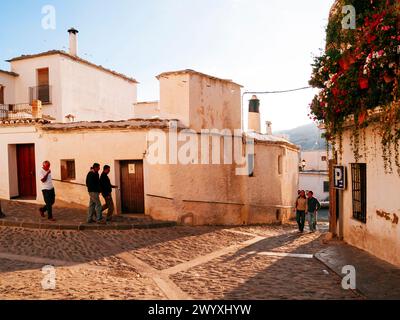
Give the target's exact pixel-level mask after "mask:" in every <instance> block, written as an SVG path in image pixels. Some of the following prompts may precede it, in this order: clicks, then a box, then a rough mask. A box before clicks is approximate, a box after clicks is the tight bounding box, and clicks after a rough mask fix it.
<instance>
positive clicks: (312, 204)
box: [307, 191, 321, 232]
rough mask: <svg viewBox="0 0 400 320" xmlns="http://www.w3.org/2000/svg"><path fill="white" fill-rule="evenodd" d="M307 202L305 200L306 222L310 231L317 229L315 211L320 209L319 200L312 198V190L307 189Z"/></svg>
mask: <svg viewBox="0 0 400 320" xmlns="http://www.w3.org/2000/svg"><path fill="white" fill-rule="evenodd" d="M307 196H308V202H307V215H308V224H309V226H310V231H311V232H315V231H317V213H318V210H319V209H321V204H320V203H319V201H318V200H317V199H316V198H314V192H312V191H309V192H308V194H307Z"/></svg>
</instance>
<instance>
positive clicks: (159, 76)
mask: <svg viewBox="0 0 400 320" xmlns="http://www.w3.org/2000/svg"><path fill="white" fill-rule="evenodd" d="M180 74H193V75H198V76H201V77H206V78H209V79H212V80H216V81H222V82H229V83H232V84H235V85H238V86H239V87H241V88H243V86H242V85H240V84H238V83H235V82H233V81H232V80H231V79H221V78H217V77H214V76H211V75H208V74H205V73H201V72H198V71H195V70H192V69H185V70H177V71H168V72H163V73H161V74H159V75H158V76H157V77H156V78H157V79H158V80H160V78H162V77H168V76H171V75H180Z"/></svg>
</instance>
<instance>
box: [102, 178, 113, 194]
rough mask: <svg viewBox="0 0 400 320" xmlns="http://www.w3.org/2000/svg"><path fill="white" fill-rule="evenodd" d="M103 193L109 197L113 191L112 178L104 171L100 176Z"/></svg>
mask: <svg viewBox="0 0 400 320" xmlns="http://www.w3.org/2000/svg"><path fill="white" fill-rule="evenodd" d="M100 187H101V194H102V195H103V197H108V196H109V195H110V194H111V192H112V185H111V181H110V178H109V177H108V175H107V174H105V173H104V172H103V173H102V174H101V176H100Z"/></svg>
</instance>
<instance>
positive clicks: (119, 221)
mask: <svg viewBox="0 0 400 320" xmlns="http://www.w3.org/2000/svg"><path fill="white" fill-rule="evenodd" d="M40 207H41V206H40V205H37V204H32V203H29V202H24V201H6V200H2V201H1V208H2V210H3V212H4V213H5V214H6V217H5V218H3V219H0V226H8V227H23V228H31V229H51V230H54V229H56V230H115V229H116V230H129V229H145V228H160V227H170V226H174V225H176V223H174V222H166V221H154V220H153V219H152V218H151V217H149V216H145V215H118V216H114V217H113V222H108V223H107V224H106V225H100V224H97V223H94V224H87V223H86V216H87V208H86V207H84V206H80V205H76V204H72V203H66V202H63V201H57V202H56V204H55V206H54V210H53V215H54V218H55V219H56V222H50V221H48V220H47V219H46V218H42V217H41V216H40V213H39V208H40Z"/></svg>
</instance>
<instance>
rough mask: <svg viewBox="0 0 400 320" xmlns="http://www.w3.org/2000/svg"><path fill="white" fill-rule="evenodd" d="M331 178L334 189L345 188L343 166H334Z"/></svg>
mask: <svg viewBox="0 0 400 320" xmlns="http://www.w3.org/2000/svg"><path fill="white" fill-rule="evenodd" d="M333 180H334V186H335V189H341V190H344V189H345V181H346V174H345V167H343V166H336V167H335V168H334V171H333Z"/></svg>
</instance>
